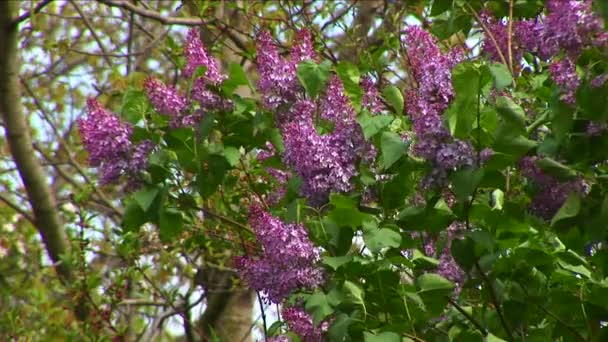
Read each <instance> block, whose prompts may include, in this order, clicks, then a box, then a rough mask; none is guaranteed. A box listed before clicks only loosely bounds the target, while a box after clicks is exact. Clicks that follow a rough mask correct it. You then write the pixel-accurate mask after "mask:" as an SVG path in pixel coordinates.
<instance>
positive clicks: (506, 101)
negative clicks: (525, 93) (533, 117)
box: [496, 96, 526, 133]
mask: <svg viewBox="0 0 608 342" xmlns="http://www.w3.org/2000/svg"><path fill="white" fill-rule="evenodd" d="M496 111H497V112H498V114H499V115H500V116H501V118H502V119H503V120H504V122H505V123H506V124H507V125H509V126H510V127H511V129H512V130H515V131H517V132H519V133H525V132H526V113H525V112H524V110H523V109H522V108H521V107H520V106H518V105H517V104H516V103H515V102H513V100H511V99H510V98H508V97H505V96H500V97H499V98H497V99H496Z"/></svg>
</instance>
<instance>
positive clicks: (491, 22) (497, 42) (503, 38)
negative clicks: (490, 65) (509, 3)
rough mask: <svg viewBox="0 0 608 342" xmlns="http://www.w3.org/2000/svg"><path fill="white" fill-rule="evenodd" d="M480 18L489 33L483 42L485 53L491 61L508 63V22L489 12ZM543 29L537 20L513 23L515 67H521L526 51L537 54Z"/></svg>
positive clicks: (513, 60) (484, 12)
mask: <svg viewBox="0 0 608 342" xmlns="http://www.w3.org/2000/svg"><path fill="white" fill-rule="evenodd" d="M479 16H480V18H481V20H482V23H483V24H484V26H485V28H484V29H485V30H487V31H489V32H485V34H486V37H485V38H484V40H483V42H482V47H483V51H484V53H486V54H487V55H488V56H489V57H490V59H492V60H494V61H497V62H507V63H508V59H509V28H508V21H506V20H498V19H496V18H495V17H494V16H493V15H492V13H490V12H489V11H482V12H481V13H480V15H479ZM542 29H543V26H542V24H541V23H539V22H538V21H536V20H514V21H513V25H512V30H513V35H512V39H511V54H512V57H511V58H512V62H513V65H514V66H517V65H519V61H521V58H522V56H523V53H524V51H530V52H535V51H536V50H537V49H538V48H539V43H538V41H539V39H538V37H539V35H540V34H541V33H542ZM490 35H491V37H490ZM492 38H493V39H492ZM501 55H502V56H501ZM503 58H504V60H503Z"/></svg>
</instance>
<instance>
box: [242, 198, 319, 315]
mask: <svg viewBox="0 0 608 342" xmlns="http://www.w3.org/2000/svg"><path fill="white" fill-rule="evenodd" d="M249 224H250V225H251V227H252V228H253V231H254V233H255V236H256V238H257V240H258V242H259V243H260V244H261V246H262V250H263V251H262V254H261V255H259V256H244V257H238V258H236V260H235V264H236V267H237V269H238V270H239V272H240V275H241V277H242V278H243V279H244V280H245V281H246V282H247V283H248V284H249V286H250V287H251V288H252V289H254V290H256V291H260V292H263V293H264V294H265V295H266V297H267V299H268V300H269V301H270V302H272V303H280V302H281V301H283V299H285V298H287V297H288V296H289V295H291V294H292V293H293V292H295V291H297V290H299V289H312V288H315V287H317V286H319V285H320V284H321V283H322V282H323V272H322V270H321V268H319V267H317V265H316V264H317V262H318V261H319V260H320V252H319V249H318V248H316V247H315V246H314V245H313V244H312V242H311V241H310V240H309V239H308V233H307V231H306V229H305V228H304V226H303V225H301V224H287V223H284V222H283V221H281V220H280V219H278V218H276V217H274V216H272V215H271V214H269V213H267V212H265V211H264V210H263V209H262V208H260V207H259V206H258V205H253V206H252V207H251V210H250V214H249Z"/></svg>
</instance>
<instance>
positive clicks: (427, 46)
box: [404, 26, 474, 187]
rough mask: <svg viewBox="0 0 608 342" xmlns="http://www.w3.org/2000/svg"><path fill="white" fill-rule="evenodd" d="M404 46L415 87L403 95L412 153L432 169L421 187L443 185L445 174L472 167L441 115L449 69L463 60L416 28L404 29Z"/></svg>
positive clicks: (447, 98)
mask: <svg viewBox="0 0 608 342" xmlns="http://www.w3.org/2000/svg"><path fill="white" fill-rule="evenodd" d="M405 33H406V37H405V40H404V42H405V45H406V46H407V55H408V60H409V63H410V70H411V73H412V76H413V77H414V78H415V80H416V82H417V84H418V88H417V89H411V90H409V91H408V92H407V98H408V100H409V101H407V111H408V114H409V115H410V118H411V120H412V123H413V130H414V132H415V133H416V143H415V145H414V153H415V154H416V155H418V156H419V157H422V158H424V159H426V160H427V161H428V162H429V163H430V164H431V167H432V169H433V170H432V172H431V174H430V175H429V176H428V177H427V179H425V180H424V181H423V186H425V187H428V186H431V185H440V186H442V185H445V182H446V181H447V174H448V173H449V171H451V170H455V169H458V168H461V167H464V166H471V165H473V161H474V154H473V149H472V148H471V146H470V145H469V144H468V143H466V142H464V141H460V140H457V139H453V138H452V137H451V135H450V134H449V132H448V130H447V129H446V127H444V125H443V122H442V118H441V115H442V114H443V112H444V111H445V110H446V109H447V108H448V106H449V104H450V102H451V101H452V100H453V98H454V89H453V87H452V82H451V69H452V67H454V66H455V65H456V64H457V63H459V62H460V61H461V60H462V59H463V54H462V52H461V51H460V50H453V51H451V52H449V53H442V52H441V50H440V49H439V47H438V46H437V43H436V41H435V40H434V38H433V37H432V36H431V35H430V34H429V33H428V32H426V31H425V30H423V29H422V28H420V27H417V26H411V27H408V28H407V30H406V32H405Z"/></svg>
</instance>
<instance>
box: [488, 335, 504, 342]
mask: <svg viewBox="0 0 608 342" xmlns="http://www.w3.org/2000/svg"><path fill="white" fill-rule="evenodd" d="M485 342H506V341H505V340H503V339H502V338H500V337H497V336H496V335H493V334H492V333H488V335H487V336H486V338H485Z"/></svg>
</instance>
